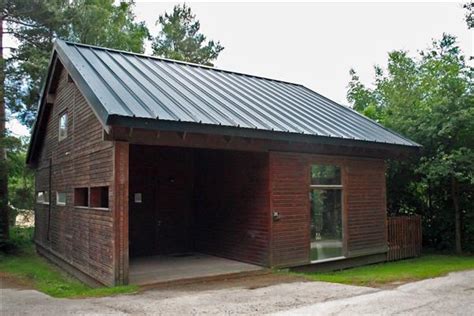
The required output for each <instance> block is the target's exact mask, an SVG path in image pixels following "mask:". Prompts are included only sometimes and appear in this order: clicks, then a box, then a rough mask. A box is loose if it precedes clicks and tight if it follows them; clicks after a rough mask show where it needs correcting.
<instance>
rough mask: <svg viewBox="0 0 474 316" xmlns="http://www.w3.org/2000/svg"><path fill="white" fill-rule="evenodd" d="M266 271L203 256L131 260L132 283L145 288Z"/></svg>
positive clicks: (189, 254) (181, 255) (180, 255)
mask: <svg viewBox="0 0 474 316" xmlns="http://www.w3.org/2000/svg"><path fill="white" fill-rule="evenodd" d="M259 270H264V268H262V267H260V266H257V265H253V264H248V263H244V262H240V261H235V260H230V259H225V258H220V257H215V256H211V255H206V254H201V253H185V254H176V255H166V256H152V257H139V258H134V259H131V260H130V270H129V271H130V272H129V281H130V284H137V285H146V284H156V283H164V282H171V281H176V280H180V281H182V280H192V279H201V278H207V277H214V276H221V275H224V276H225V275H230V274H239V273H245V272H253V271H259Z"/></svg>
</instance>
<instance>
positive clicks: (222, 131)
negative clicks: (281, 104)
mask: <svg viewBox="0 0 474 316" xmlns="http://www.w3.org/2000/svg"><path fill="white" fill-rule="evenodd" d="M107 125H108V126H118V127H126V128H137V129H148V130H159V131H172V132H188V133H201V134H215V135H223V136H234V137H247V138H260V139H268V140H279V141H294V142H304V143H318V144H328V145H343V146H353V147H360V148H373V149H385V150H389V151H397V152H408V153H415V152H417V151H419V150H420V149H421V146H420V145H402V144H394V143H381V142H374V141H365V140H357V139H347V138H339V137H327V136H318V135H310V134H298V133H291V132H280V131H269V130H262V129H251V128H242V127H234V126H224V125H211V124H203V123H195V122H183V121H168V120H159V119H148V118H139V117H128V116H122V115H115V114H112V115H109V117H108V120H107Z"/></svg>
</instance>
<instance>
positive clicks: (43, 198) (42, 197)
mask: <svg viewBox="0 0 474 316" xmlns="http://www.w3.org/2000/svg"><path fill="white" fill-rule="evenodd" d="M36 203H39V204H49V193H48V191H39V192H37V193H36Z"/></svg>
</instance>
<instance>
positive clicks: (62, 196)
mask: <svg viewBox="0 0 474 316" xmlns="http://www.w3.org/2000/svg"><path fill="white" fill-rule="evenodd" d="M56 205H66V193H65V192H56Z"/></svg>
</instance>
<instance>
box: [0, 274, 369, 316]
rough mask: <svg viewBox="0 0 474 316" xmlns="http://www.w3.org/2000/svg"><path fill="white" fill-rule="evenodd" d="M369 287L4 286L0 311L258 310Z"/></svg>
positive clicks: (263, 281)
mask: <svg viewBox="0 0 474 316" xmlns="http://www.w3.org/2000/svg"><path fill="white" fill-rule="evenodd" d="M373 291H376V290H375V289H371V288H364V287H355V286H346V285H339V284H331V283H321V282H306V281H305V280H304V279H301V278H297V277H293V276H288V275H278V274H269V275H262V276H257V277H252V278H241V279H232V280H227V281H225V280H224V281H222V280H221V281H214V282H206V283H198V284H189V285H182V286H174V287H170V286H167V287H160V288H155V289H148V290H147V291H145V292H142V293H139V294H135V295H121V296H116V297H105V298H88V299H55V298H51V297H49V296H47V295H45V294H42V293H40V292H38V291H35V290H18V289H3V290H1V309H0V315H75V314H82V315H84V314H86V315H87V314H101V315H102V314H113V315H192V314H214V315H215V314H250V315H257V314H264V313H271V312H276V311H283V310H287V309H291V308H295V307H300V306H304V305H309V304H313V303H316V302H322V301H325V300H333V299H339V298H344V297H351V296H354V295H360V294H363V293H370V292H373Z"/></svg>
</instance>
